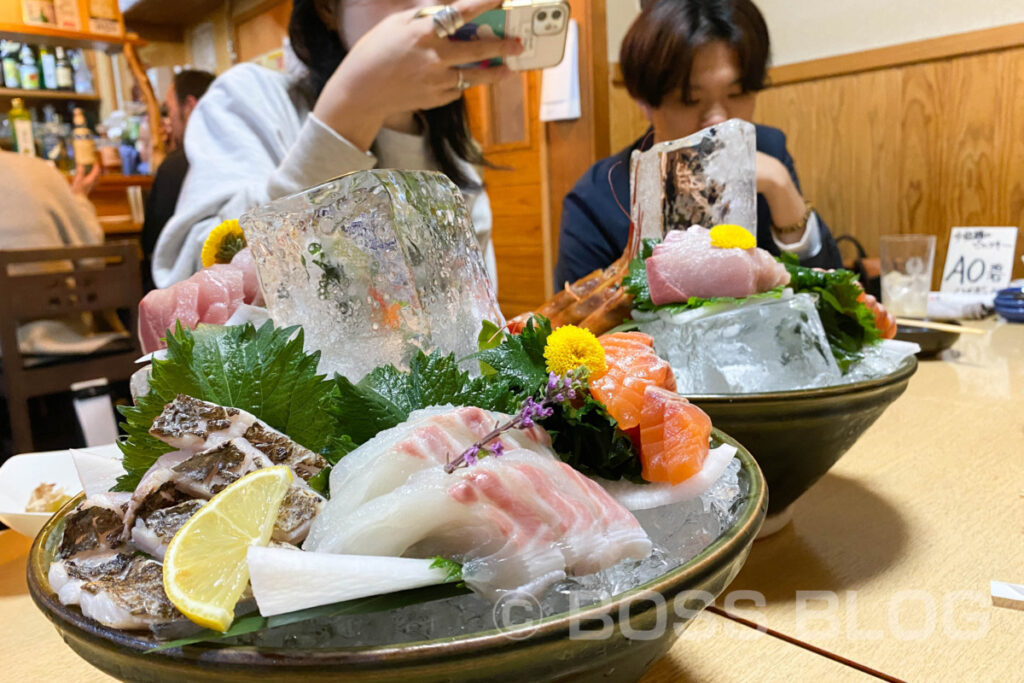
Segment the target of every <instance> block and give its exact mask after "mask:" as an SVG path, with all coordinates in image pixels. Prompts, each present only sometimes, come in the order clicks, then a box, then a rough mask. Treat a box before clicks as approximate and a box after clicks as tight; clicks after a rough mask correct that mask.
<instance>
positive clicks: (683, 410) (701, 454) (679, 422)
mask: <svg viewBox="0 0 1024 683" xmlns="http://www.w3.org/2000/svg"><path fill="white" fill-rule="evenodd" d="M710 437H711V418H710V417H708V416H707V413H705V412H704V411H703V410H701V409H700V408H698V407H697V406H695V405H693V404H692V403H690V402H689V401H687V400H686V399H685V398H683V397H682V396H680V395H679V394H677V393H675V392H673V391H668V390H666V389H662V388H661V387H656V386H650V387H648V388H647V390H646V391H645V392H644V403H643V411H642V413H641V415H640V462H641V463H642V465H643V469H642V470H641V476H642V477H643V478H644V479H645V480H647V481H649V482H657V483H666V484H673V485H675V484H680V483H682V482H684V481H686V480H687V479H689V478H690V477H692V476H694V475H696V474H698V473H700V471H701V469H703V467H704V460H705V459H706V458H707V457H708V451H709V444H708V439H709V438H710Z"/></svg>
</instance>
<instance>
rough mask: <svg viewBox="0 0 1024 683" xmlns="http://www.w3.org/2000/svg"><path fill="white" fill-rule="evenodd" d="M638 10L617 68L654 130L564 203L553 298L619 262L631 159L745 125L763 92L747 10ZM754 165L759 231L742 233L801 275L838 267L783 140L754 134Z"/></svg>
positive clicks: (695, 0)
mask: <svg viewBox="0 0 1024 683" xmlns="http://www.w3.org/2000/svg"><path fill="white" fill-rule="evenodd" d="M643 8H644V9H643V12H642V13H641V14H640V16H639V17H638V18H637V20H636V21H635V22H634V23H633V25H632V26H631V27H630V29H629V31H628V32H627V34H626V37H625V39H624V40H623V44H622V53H621V55H620V64H621V66H622V74H623V80H624V81H625V84H626V88H627V89H628V90H629V93H630V95H631V96H632V97H633V99H634V100H636V102H637V103H638V104H640V106H641V107H643V109H644V111H645V113H646V114H647V117H648V119H649V120H650V121H651V124H652V127H651V130H649V131H648V132H647V133H646V134H645V135H643V136H641V137H640V139H638V140H637V141H636V142H634V143H633V144H632V145H630V146H629V147H627V148H626V149H624V150H622V151H621V152H619V153H618V154H616V155H614V156H612V157H608V158H607V159H602V160H601V161H599V162H597V163H596V164H595V165H594V166H592V167H591V168H590V169H589V170H588V171H587V172H586V173H585V174H584V175H583V177H582V178H581V179H580V180H579V182H577V183H576V186H575V187H574V188H573V189H572V191H571V192H570V193H569V194H568V195H567V196H566V198H565V200H564V202H563V204H562V226H561V233H560V237H559V244H558V263H557V265H556V266H555V288H556V289H560V288H561V287H562V285H563V284H564V283H565V282H575V281H576V280H578V279H579V278H581V277H584V276H585V275H587V274H589V273H591V272H592V271H594V270H597V269H598V268H605V267H607V266H609V265H610V264H611V263H612V262H613V261H615V260H616V259H617V258H618V257H619V256H620V255H621V254H622V252H623V250H624V248H625V246H626V241H627V237H628V235H629V222H630V218H629V214H628V212H629V210H630V205H631V202H630V182H629V180H630V178H629V165H630V163H629V159H630V155H631V154H632V153H633V151H634V150H641V151H645V150H647V149H650V147H651V145H652V144H653V143H657V142H665V141H668V140H675V139H678V138H682V137H686V136H687V135H691V134H693V133H695V132H697V131H698V130H701V129H703V128H707V127H709V126H714V125H717V124H720V123H723V122H724V121H726V120H727V119H730V118H739V119H745V120H748V121H749V120H750V118H751V117H752V116H753V113H754V104H755V101H756V95H757V92H758V91H760V90H762V89H763V88H764V87H765V83H766V75H767V64H768V55H769V50H770V44H769V37H768V27H767V25H766V24H765V22H764V17H763V16H762V15H761V13H760V11H759V10H758V9H757V7H756V6H754V4H753V3H752V2H751V0H648V1H647V2H644V3H643ZM755 165H756V169H757V172H756V180H757V191H758V197H757V225H756V226H746V227H753V228H755V229H756V237H757V244H758V246H759V247H761V248H763V249H766V250H767V251H769V252H770V253H772V254H779V253H780V252H782V251H787V252H789V253H792V254H794V255H796V256H797V257H798V258H799V259H800V262H801V263H802V264H803V265H806V266H813V267H821V268H837V267H841V266H842V259H841V257H840V254H839V248H838V247H837V246H836V242H835V239H834V238H833V237H832V233H831V232H830V231H829V229H828V226H827V225H826V224H825V221H824V220H822V219H821V217H820V216H819V215H818V214H817V212H816V211H813V210H812V208H811V206H810V204H809V203H807V202H806V201H805V199H804V197H803V194H802V192H801V190H800V183H799V181H798V180H797V176H796V168H795V167H794V164H793V158H792V157H791V156H790V154H789V152H788V151H787V149H786V136H785V135H784V134H783V133H782V131H780V130H778V129H776V128H771V127H768V126H757V155H756V164H755ZM674 227H679V228H686V227H689V226H688V225H680V226H674ZM705 227H711V226H705Z"/></svg>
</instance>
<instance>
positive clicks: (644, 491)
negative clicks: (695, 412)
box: [594, 444, 736, 510]
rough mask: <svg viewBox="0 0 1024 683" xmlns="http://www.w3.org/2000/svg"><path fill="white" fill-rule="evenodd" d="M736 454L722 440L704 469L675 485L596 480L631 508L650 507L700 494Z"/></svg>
mask: <svg viewBox="0 0 1024 683" xmlns="http://www.w3.org/2000/svg"><path fill="white" fill-rule="evenodd" d="M735 455H736V447H735V446H730V445H729V444H722V445H721V446H719V447H718V448H713V449H711V450H710V451H709V452H708V457H707V458H706V459H705V460H704V467H703V468H702V469H701V471H700V472H698V473H697V474H695V475H693V476H692V477H690V478H689V479H687V480H686V481H684V482H682V483H680V484H676V485H674V486H673V485H672V484H634V483H633V482H631V481H626V480H625V479H620V480H619V481H609V480H608V479H601V478H600V477H594V481H596V482H597V483H598V484H600V485H601V486H602V487H604V489H605V490H606V491H608V493H610V494H611V496H612V498H614V499H615V500H617V501H619V502H620V503H622V505H623V507H625V508H626V509H627V510H650V509H651V508H657V507H662V506H663V505H672V504H673V503H679V502H681V501H684V500H690V499H693V498H697V497H698V496H700V495H701V494H703V493H704V492H705V491H707V490H708V489H709V488H711V485H712V484H714V483H715V482H716V481H718V478H719V477H721V476H722V474H723V473H724V472H725V469H726V467H728V466H729V463H730V462H732V459H733V457H735Z"/></svg>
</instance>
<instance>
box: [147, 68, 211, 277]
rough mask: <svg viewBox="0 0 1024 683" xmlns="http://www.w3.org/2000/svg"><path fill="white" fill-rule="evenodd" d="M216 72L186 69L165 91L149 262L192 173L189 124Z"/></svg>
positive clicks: (149, 214)
mask: <svg viewBox="0 0 1024 683" xmlns="http://www.w3.org/2000/svg"><path fill="white" fill-rule="evenodd" d="M214 78H215V76H214V75H213V74H211V73H209V72H207V71H195V70H186V71H179V72H178V73H176V74H174V80H173V81H172V82H171V85H170V87H168V88H167V94H166V95H164V107H165V108H166V110H167V116H166V118H165V119H164V120H165V132H166V135H165V137H166V140H165V143H166V145H167V157H166V158H165V159H164V161H163V163H162V164H160V167H159V168H157V170H156V175H155V176H154V177H153V187H152V188H150V190H149V198H148V199H147V200H146V220H145V222H144V223H143V224H142V255H143V257H144V259H145V262H146V265H147V266H148V264H149V261H150V260H151V259H152V258H153V249H154V248H155V247H156V241H157V239H158V238H159V237H160V231H162V230H163V229H164V226H165V225H167V221H169V220H170V218H171V216H173V215H174V207H175V206H176V205H177V204H178V195H179V194H181V185H182V183H183V182H185V174H186V173H188V158H187V157H186V156H185V149H184V144H185V127H186V126H187V125H188V119H189V117H190V116H191V115H192V111H193V110H194V109H195V108H196V105H197V104H199V98H201V97H202V96H203V93H205V92H206V89H207V88H209V87H210V83H213V79H214ZM147 271H148V268H146V267H144V268H143V276H142V279H143V282H144V283H145V287H144V289H145V290H147V291H148V290H150V289H153V283H152V278H151V277H150V275H149V273H148V272H147Z"/></svg>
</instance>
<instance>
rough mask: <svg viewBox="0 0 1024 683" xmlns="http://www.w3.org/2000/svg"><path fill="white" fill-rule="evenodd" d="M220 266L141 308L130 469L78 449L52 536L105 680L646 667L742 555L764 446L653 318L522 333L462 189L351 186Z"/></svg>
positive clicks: (226, 233)
mask: <svg viewBox="0 0 1024 683" xmlns="http://www.w3.org/2000/svg"><path fill="white" fill-rule="evenodd" d="M203 260H204V268H203V269H202V270H200V271H199V272H198V273H197V274H196V275H194V276H193V277H192V278H190V279H189V280H187V281H185V282H181V283H178V284H176V285H174V286H173V287H170V288H167V289H164V290H158V291H156V292H153V293H151V294H150V295H148V296H147V297H146V299H145V300H144V301H143V302H142V304H141V306H140V338H141V339H142V341H143V344H144V346H145V350H146V351H147V352H148V355H147V357H146V358H145V359H144V360H143V362H141V363H140V370H139V372H138V373H137V374H136V376H135V377H134V378H133V380H132V391H133V395H134V405H132V406H130V407H127V408H124V409H122V413H123V424H122V428H123V431H124V434H125V436H123V437H122V440H121V442H120V443H119V448H120V452H121V458H119V459H117V460H116V461H115V462H110V461H106V462H98V461H97V458H98V456H89V455H88V454H83V455H81V456H80V457H78V458H77V459H76V466H77V467H78V470H79V475H80V478H81V479H82V485H83V490H84V493H83V495H81V496H79V497H78V498H76V499H75V500H73V501H71V502H69V503H68V504H67V505H65V507H64V508H63V509H62V510H61V511H60V512H58V513H57V514H56V515H55V516H54V517H53V518H52V519H51V520H50V522H49V523H48V524H47V526H46V527H45V528H44V529H43V531H42V532H41V533H40V535H39V536H38V537H37V539H36V542H35V545H34V546H33V551H32V558H31V562H30V566H29V585H30V589H31V591H32V595H33V598H34V599H35V601H36V603H37V604H38V605H39V606H40V608H41V609H42V610H43V611H44V612H45V613H46V614H47V616H48V617H49V618H50V619H51V620H52V621H53V622H54V624H55V625H56V627H57V628H58V629H59V630H60V632H61V634H62V636H63V637H64V639H65V641H66V642H67V643H68V644H69V645H70V646H71V647H72V648H74V649H75V650H76V651H77V652H78V653H79V654H80V655H81V656H83V657H85V658H86V659H87V660H89V661H90V662H91V663H92V664H94V665H95V666H97V667H98V668H100V669H102V670H104V671H106V672H107V673H109V674H111V675H113V676H116V677H118V678H121V679H125V680H243V679H249V678H255V677H258V678H260V679H261V680H278V679H280V680H284V679H286V678H294V677H295V676H296V675H300V676H304V677H309V678H323V679H328V678H330V679H332V680H374V681H382V680H482V679H490V680H544V679H551V678H558V679H560V680H568V679H570V678H578V679H580V680H586V679H588V678H590V677H592V676H595V675H600V676H604V677H606V678H607V679H608V680H636V679H637V678H638V677H639V676H640V675H641V674H642V673H643V672H644V671H645V670H646V669H647V668H648V667H649V666H650V665H651V664H652V663H653V662H654V661H656V659H657V658H658V657H659V656H661V655H662V654H663V653H664V652H665V651H666V650H667V649H668V648H669V647H670V646H671V645H672V643H673V642H674V641H675V639H676V638H677V637H678V636H679V634H680V633H681V632H682V630H683V628H685V626H686V625H687V624H688V623H690V622H691V621H692V620H693V619H694V618H695V617H696V616H697V615H698V614H699V612H700V611H701V610H702V609H703V608H704V607H705V606H707V604H709V602H710V601H712V600H713V599H714V598H715V597H716V596H717V595H718V594H719V593H720V592H721V591H722V590H723V589H724V588H725V587H726V586H727V585H728V583H729V582H730V581H731V580H732V578H733V577H734V576H735V575H736V573H737V572H738V571H739V569H740V567H741V566H742V564H743V562H744V560H745V558H746V556H747V553H748V552H749V549H750V546H751V544H752V542H753V540H754V538H755V536H756V535H757V533H758V530H759V529H760V526H761V524H762V522H763V520H764V515H765V510H766V508H767V492H766V488H765V483H764V480H763V477H762V475H761V473H760V470H759V469H758V467H757V465H756V463H755V462H754V460H753V459H752V457H751V456H750V454H749V453H747V452H746V451H745V450H744V449H743V447H742V446H741V445H740V444H739V443H737V442H736V441H734V440H733V439H731V438H730V437H729V436H728V435H726V434H724V433H722V432H720V431H718V430H716V429H715V428H714V426H713V425H712V422H711V419H710V418H709V417H708V415H707V414H705V413H704V412H703V411H702V410H701V409H700V408H698V407H697V406H695V405H694V404H692V403H690V402H689V401H688V400H687V399H686V398H685V396H683V395H681V394H680V393H679V391H678V389H679V386H678V384H677V379H676V374H675V372H674V371H673V368H672V365H671V364H670V362H668V361H667V360H665V359H663V358H662V357H660V356H659V355H658V354H657V353H656V351H655V341H654V339H653V338H652V336H651V335H649V334H647V333H646V332H644V331H637V330H633V329H629V330H622V331H605V332H604V333H599V334H595V333H594V332H592V331H591V330H588V329H587V328H586V327H585V326H582V325H574V324H559V322H558V321H557V320H556V321H554V323H553V321H552V320H551V319H549V318H547V317H546V316H544V315H542V314H539V313H538V314H536V315H532V316H530V317H529V318H528V319H526V320H523V321H517V322H516V323H515V324H506V322H505V320H504V318H503V317H502V315H501V312H500V310H499V309H498V307H497V304H496V300H495V296H494V290H493V287H492V285H491V282H490V280H489V278H488V277H487V275H486V272H485V267H484V263H483V259H482V257H481V254H480V250H479V248H478V245H477V242H476V238H475V235H474V233H473V231H472V226H471V224H470V222H469V218H468V215H467V212H466V209H465V206H464V205H463V203H462V199H461V195H460V193H459V191H458V190H457V188H455V186H454V185H452V184H451V183H450V182H449V181H448V180H447V179H446V178H444V177H443V176H441V175H439V174H436V173H427V172H397V171H367V172H360V173H356V174H351V175H348V176H344V177H342V178H339V179H336V180H334V181H331V182H329V183H327V184H325V185H322V186H320V187H317V188H314V189H311V190H307V191H306V192H303V193H301V194H299V195H295V196H293V197H288V198H285V199H281V200H278V201H276V202H273V203H271V204H269V205H267V206H264V207H261V208H259V209H256V210H254V211H252V212H250V213H248V214H246V215H245V216H243V217H241V221H240V223H238V222H228V223H226V224H225V225H224V226H222V227H221V228H218V229H217V230H215V231H214V232H213V233H212V234H211V236H210V239H209V240H208V241H207V244H206V246H205V247H204V250H203ZM773 265H774V264H773ZM780 268H781V266H780ZM784 272H785V271H784V270H783V271H781V273H784ZM781 273H780V272H775V275H774V276H772V277H781ZM766 277H767V276H766ZM769 284H771V285H772V287H774V286H775V285H774V284H773V283H769ZM620 322H621V321H620Z"/></svg>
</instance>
